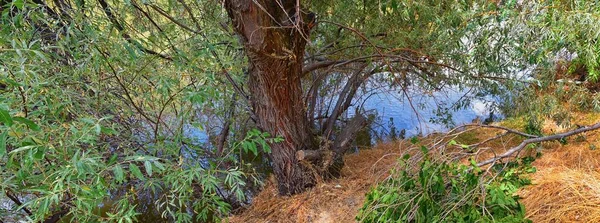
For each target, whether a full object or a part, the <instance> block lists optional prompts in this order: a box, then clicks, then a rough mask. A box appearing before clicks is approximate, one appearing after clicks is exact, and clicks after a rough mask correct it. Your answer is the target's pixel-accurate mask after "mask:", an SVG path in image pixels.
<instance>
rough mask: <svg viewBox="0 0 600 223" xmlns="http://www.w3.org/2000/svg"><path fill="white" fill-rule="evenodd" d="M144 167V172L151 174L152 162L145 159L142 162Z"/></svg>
mask: <svg viewBox="0 0 600 223" xmlns="http://www.w3.org/2000/svg"><path fill="white" fill-rule="evenodd" d="M144 168H146V173H148V176H152V163H150V161H147V160H146V161H145V162H144Z"/></svg>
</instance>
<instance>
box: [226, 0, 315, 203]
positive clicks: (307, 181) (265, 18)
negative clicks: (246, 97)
mask: <svg viewBox="0 0 600 223" xmlns="http://www.w3.org/2000/svg"><path fill="white" fill-rule="evenodd" d="M296 3H297V1H296V0H293V1H291V0H275V1H272V0H254V1H253V0H226V1H225V8H226V9H227V12H228V14H229V17H230V18H231V20H232V22H233V25H234V28H235V30H236V32H237V33H238V35H239V36H240V39H241V42H242V43H243V44H244V47H245V50H246V54H247V56H248V58H249V62H250V65H249V70H248V74H249V79H248V90H249V91H250V95H251V96H250V100H251V103H252V109H253V112H254V114H255V115H256V118H257V124H258V127H259V128H261V130H263V131H266V132H269V133H271V134H273V135H275V136H280V137H283V138H284V140H285V141H284V142H282V143H276V144H272V145H271V151H272V152H271V154H270V159H271V162H272V166H273V172H274V174H275V175H276V178H277V181H278V186H279V193H280V194H282V195H290V194H295V193H299V192H302V191H304V190H305V188H307V187H310V186H312V185H314V183H315V177H314V174H313V173H311V171H310V170H309V168H307V167H305V166H304V165H301V164H300V163H299V162H298V160H297V158H296V151H297V150H315V149H317V146H316V145H317V144H316V143H315V137H314V136H313V134H312V130H311V128H310V125H309V121H308V118H307V117H306V108H305V106H304V102H303V100H302V88H301V75H302V63H303V55H304V49H305V46H306V43H307V40H308V31H309V29H310V28H309V27H310V26H309V25H308V24H310V23H308V22H305V21H304V19H303V17H310V16H307V15H306V14H303V13H301V12H300V6H299V5H297V4H296ZM299 12H300V13H299Z"/></svg>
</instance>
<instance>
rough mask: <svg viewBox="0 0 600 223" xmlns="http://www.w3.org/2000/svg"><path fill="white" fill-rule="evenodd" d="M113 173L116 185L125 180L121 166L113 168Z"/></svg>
mask: <svg viewBox="0 0 600 223" xmlns="http://www.w3.org/2000/svg"><path fill="white" fill-rule="evenodd" d="M113 172H114V173H115V180H116V181H117V182H118V183H121V182H123V180H125V177H124V176H123V168H122V167H121V165H116V166H115V168H113Z"/></svg>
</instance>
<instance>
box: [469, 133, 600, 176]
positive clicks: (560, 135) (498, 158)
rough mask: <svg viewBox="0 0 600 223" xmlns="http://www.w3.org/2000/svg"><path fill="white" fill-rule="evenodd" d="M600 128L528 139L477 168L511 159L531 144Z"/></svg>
mask: <svg viewBox="0 0 600 223" xmlns="http://www.w3.org/2000/svg"><path fill="white" fill-rule="evenodd" d="M599 128H600V122H599V123H596V124H594V125H591V126H586V127H581V128H578V129H575V130H573V131H569V132H565V133H560V134H556V135H551V136H544V137H538V136H536V137H535V138H530V139H526V140H525V141H523V142H521V144H519V145H518V146H515V147H513V148H511V149H509V150H508V151H506V152H504V153H502V154H500V155H498V156H495V157H494V158H491V159H488V160H485V161H482V162H479V163H477V166H485V165H488V164H492V163H495V162H496V161H498V160H501V159H504V158H507V157H510V156H512V155H513V154H514V153H516V152H518V151H521V150H522V149H524V148H525V147H526V146H527V145H529V144H531V143H539V142H545V141H551V140H558V139H562V138H565V137H569V136H572V135H577V134H580V133H583V132H587V131H592V130H596V129H599Z"/></svg>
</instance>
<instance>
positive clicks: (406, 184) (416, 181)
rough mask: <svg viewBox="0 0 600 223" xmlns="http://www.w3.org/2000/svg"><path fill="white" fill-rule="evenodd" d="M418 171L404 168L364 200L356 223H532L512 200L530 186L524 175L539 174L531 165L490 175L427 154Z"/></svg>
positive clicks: (498, 169) (499, 168) (499, 167)
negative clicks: (518, 191)
mask: <svg viewBox="0 0 600 223" xmlns="http://www.w3.org/2000/svg"><path fill="white" fill-rule="evenodd" d="M421 149H422V151H423V154H424V157H423V159H422V160H420V161H419V165H418V167H412V166H410V165H408V163H409V162H407V161H408V160H409V158H410V157H409V156H408V155H406V156H404V157H403V158H402V159H401V160H399V163H400V167H399V168H398V169H395V170H394V171H393V172H392V175H391V176H390V177H389V178H388V179H387V180H386V181H384V182H382V183H381V184H379V185H377V186H376V187H375V188H373V189H371V191H369V192H368V193H367V195H366V201H365V204H364V206H363V207H362V208H361V210H360V211H359V214H358V216H357V218H356V219H357V220H359V221H362V222H482V221H483V222H528V221H527V219H526V218H525V207H524V206H523V205H522V204H520V203H519V198H518V197H517V196H515V195H514V193H515V192H516V191H517V189H518V188H519V187H522V186H524V185H527V184H529V181H528V180H527V179H525V178H522V174H523V173H526V172H532V171H535V169H533V168H532V167H531V166H530V163H531V161H532V160H531V159H527V160H524V162H523V163H516V162H512V163H508V164H501V163H499V164H496V165H495V166H494V167H495V168H494V169H493V171H492V174H491V175H490V173H486V172H484V171H482V170H481V169H479V168H478V167H477V166H476V165H475V162H474V161H471V165H463V164H459V163H455V162H450V163H447V162H440V161H436V160H434V159H432V158H430V157H429V155H428V154H427V153H428V151H427V148H425V147H422V148H421Z"/></svg>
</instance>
